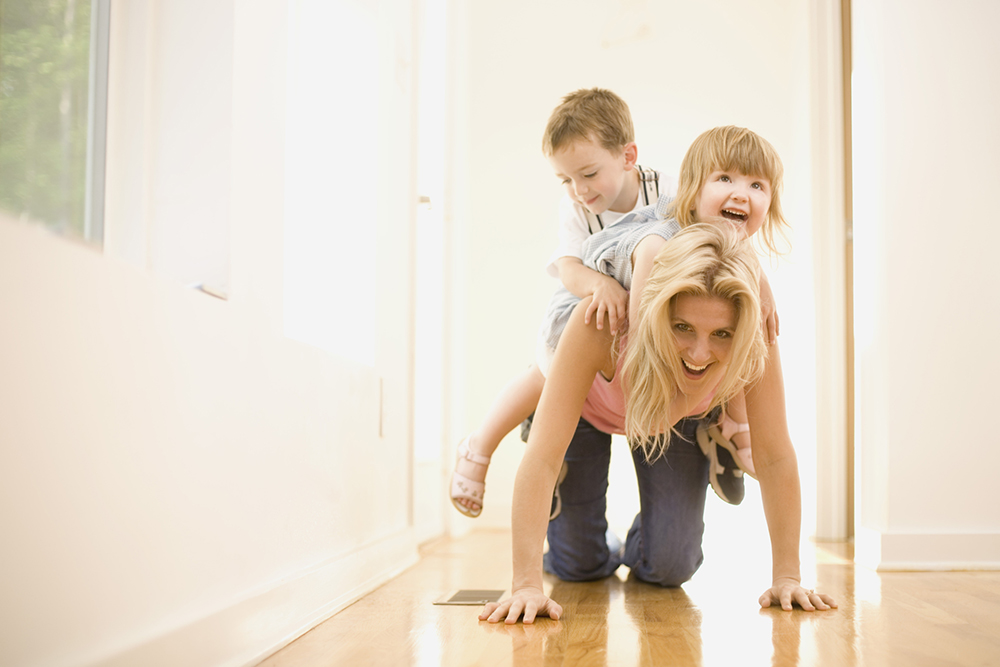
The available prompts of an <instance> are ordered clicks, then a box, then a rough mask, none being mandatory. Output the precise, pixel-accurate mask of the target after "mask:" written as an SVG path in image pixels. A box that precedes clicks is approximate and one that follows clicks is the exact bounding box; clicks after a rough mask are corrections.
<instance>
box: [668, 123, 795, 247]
mask: <svg viewBox="0 0 1000 667" xmlns="http://www.w3.org/2000/svg"><path fill="white" fill-rule="evenodd" d="M713 171H738V172H740V173H742V174H746V175H747V176H761V177H763V178H766V179H767V180H768V181H770V182H771V207H770V208H769V209H768V211H767V216H766V217H765V218H764V224H763V225H762V226H761V228H760V235H761V239H762V243H763V245H764V247H766V248H767V249H768V250H770V251H771V252H772V253H774V254H776V255H780V254H782V253H783V250H782V249H781V248H779V246H778V242H777V239H778V237H780V238H781V239H782V240H783V241H787V239H786V237H785V230H784V227H787V226H788V223H787V222H786V221H785V216H784V214H783V213H782V211H781V179H782V176H783V174H784V168H783V167H782V166H781V158H780V157H778V152H777V151H776V150H774V146H772V145H771V144H769V143H768V142H767V140H765V139H764V138H763V137H761V136H760V135H759V134H756V133H755V132H752V131H750V130H748V129H746V128H744V127H736V126H734V125H727V126H725V127H716V128H714V129H711V130H708V131H707V132H703V133H702V134H701V135H700V136H699V137H698V138H697V139H695V140H694V143H692V144H691V147H690V148H688V152H687V154H686V155H685V156H684V160H683V161H682V162H681V172H680V174H679V175H678V177H677V196H676V197H675V198H674V201H673V202H672V203H671V208H670V212H669V215H670V217H672V218H674V219H676V220H677V223H678V224H679V225H680V226H681V227H687V226H688V225H692V224H694V223H695V222H704V221H703V220H695V217H694V209H695V206H696V205H697V202H698V194H699V193H700V192H701V187H702V186H703V185H704V184H705V181H706V180H707V179H708V175H709V174H711V173H712V172H713ZM782 245H787V243H783V244H782Z"/></svg>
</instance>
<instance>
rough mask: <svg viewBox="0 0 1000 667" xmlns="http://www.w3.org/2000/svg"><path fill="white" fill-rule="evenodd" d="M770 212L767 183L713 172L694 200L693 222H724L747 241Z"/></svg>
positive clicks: (724, 172)
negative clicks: (739, 231) (739, 230)
mask: <svg viewBox="0 0 1000 667" xmlns="http://www.w3.org/2000/svg"><path fill="white" fill-rule="evenodd" d="M770 208H771V182H770V181H769V180H767V179H766V178H763V177H760V176H747V175H746V174H742V173H740V172H738V171H713V172H712V173H710V174H709V175H708V178H707V179H705V183H704V184H703V185H702V186H701V191H700V192H699V193H698V198H697V199H696V200H695V219H696V220H707V219H709V218H726V219H727V220H729V221H730V222H732V223H733V224H734V225H736V226H737V227H739V228H741V229H742V230H743V231H744V233H745V234H746V235H747V238H749V237H751V236H753V235H754V234H756V233H757V230H758V229H760V228H761V226H762V225H763V224H764V220H765V219H766V218H767V211H768V209H770Z"/></svg>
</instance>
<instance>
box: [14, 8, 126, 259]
mask: <svg viewBox="0 0 1000 667" xmlns="http://www.w3.org/2000/svg"><path fill="white" fill-rule="evenodd" d="M109 4H110V0H49V1H48V2H3V3H0V215H2V216H3V217H5V218H8V219H10V218H13V219H19V220H22V221H27V222H33V223H40V224H44V225H46V226H48V227H49V228H51V229H53V230H55V231H57V232H59V233H63V234H66V235H69V236H73V237H77V238H83V239H87V240H91V241H100V240H101V239H102V237H103V199H104V131H105V117H106V111H105V110H106V102H107V63H108V60H107V54H108V50H107V45H108V17H109Z"/></svg>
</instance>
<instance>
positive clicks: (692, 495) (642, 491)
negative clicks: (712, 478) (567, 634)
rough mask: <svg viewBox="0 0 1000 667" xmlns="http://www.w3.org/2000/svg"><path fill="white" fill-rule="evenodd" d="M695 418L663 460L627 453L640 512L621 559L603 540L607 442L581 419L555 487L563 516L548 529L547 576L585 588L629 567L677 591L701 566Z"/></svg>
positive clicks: (701, 478)
mask: <svg viewBox="0 0 1000 667" xmlns="http://www.w3.org/2000/svg"><path fill="white" fill-rule="evenodd" d="M697 426H698V420H697V419H684V420H682V421H681V422H679V423H678V424H677V425H676V427H675V428H676V429H677V431H678V432H679V433H680V437H679V436H678V435H672V436H671V442H670V447H669V448H668V449H667V451H666V453H665V454H664V455H663V456H661V457H660V458H659V459H657V460H656V461H655V462H654V463H652V464H647V463H646V462H645V459H644V457H643V454H642V451H641V450H636V449H633V450H632V460H633V462H634V464H635V472H636V477H637V479H638V484H639V505H640V512H639V514H638V515H636V517H635V521H633V522H632V527H631V528H630V529H629V531H628V536H627V538H626V539H625V549H624V551H623V552H617V553H616V552H612V550H611V549H609V547H608V541H607V538H606V533H607V530H608V520H607V516H606V515H605V510H606V509H607V498H606V496H607V490H608V468H609V466H610V464H611V436H610V435H608V434H607V433H603V432H601V431H598V430H597V429H596V428H594V427H593V426H592V425H591V424H590V423H588V422H587V421H586V420H584V419H581V420H580V423H579V424H578V425H577V428H576V433H575V434H574V436H573V440H572V442H571V443H570V445H569V448H568V449H567V450H566V466H567V473H566V479H565V480H564V481H563V483H562V485H560V487H559V490H560V494H561V497H562V512H561V513H560V514H559V516H558V517H556V518H555V519H554V520H553V521H551V522H550V523H549V530H548V539H549V550H548V552H547V553H546V554H545V561H544V564H545V570H546V571H547V572H551V573H552V574H554V575H556V576H557V577H559V578H560V579H563V580H565V581H590V580H594V579H601V578H604V577H607V576H609V575H611V574H612V573H613V572H614V571H615V570H617V569H618V566H619V565H627V566H628V567H629V568H630V569H631V570H632V573H633V574H634V575H635V576H636V577H637V578H639V579H641V580H642V581H646V582H649V583H652V584H659V585H660V586H680V585H681V584H683V583H684V582H685V581H687V580H689V579H690V578H691V577H692V575H694V573H695V572H696V571H697V570H698V568H699V567H701V563H702V561H703V560H704V557H703V554H702V550H701V540H702V535H703V534H704V532H705V519H704V515H705V495H706V492H707V489H708V459H707V458H706V457H705V455H704V454H703V453H702V451H701V449H700V448H699V447H698V445H697V443H696V440H695V429H696V428H697Z"/></svg>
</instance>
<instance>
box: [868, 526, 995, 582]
mask: <svg viewBox="0 0 1000 667" xmlns="http://www.w3.org/2000/svg"><path fill="white" fill-rule="evenodd" d="M854 560H855V561H856V562H857V563H858V564H860V565H864V566H865V567H869V568H871V569H873V570H877V571H879V572H892V571H955V570H1000V533H958V534H943V533H932V534H923V533H921V534H893V533H882V532H879V531H876V530H872V529H870V528H858V529H857V531H856V537H855V547H854Z"/></svg>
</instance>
